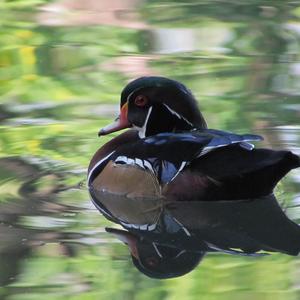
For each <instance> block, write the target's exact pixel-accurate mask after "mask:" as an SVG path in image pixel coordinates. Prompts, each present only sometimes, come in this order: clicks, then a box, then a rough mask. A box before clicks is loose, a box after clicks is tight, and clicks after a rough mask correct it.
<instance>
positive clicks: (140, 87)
mask: <svg viewBox="0 0 300 300" xmlns="http://www.w3.org/2000/svg"><path fill="white" fill-rule="evenodd" d="M142 88H143V87H139V88H137V89H135V90H133V91H132V92H131V93H130V94H129V95H128V97H127V99H126V100H127V101H129V99H130V97H131V96H132V95H133V94H134V93H135V92H136V91H138V90H140V89H142Z"/></svg>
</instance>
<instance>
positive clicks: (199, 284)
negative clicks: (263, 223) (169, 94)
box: [0, 0, 300, 300]
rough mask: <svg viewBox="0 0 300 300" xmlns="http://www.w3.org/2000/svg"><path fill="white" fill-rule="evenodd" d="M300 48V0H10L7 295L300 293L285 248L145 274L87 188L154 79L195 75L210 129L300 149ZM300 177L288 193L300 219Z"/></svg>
mask: <svg viewBox="0 0 300 300" xmlns="http://www.w3.org/2000/svg"><path fill="white" fill-rule="evenodd" d="M299 49H300V1H270V0H269V1H267V0H265V1H263V0H251V1H234V0H231V1H217V0H212V1H205V0H203V1H192V0H190V1H175V0H173V1H156V0H152V1H138V0H124V1H121V0H110V1H106V0H102V1H79V0H69V1H67V0H65V1H63V0H61V1H59V0H58V1H56V2H55V1H47V0H26V1H25V0H19V1H5V0H4V1H1V2H0V97H1V98H0V196H1V197H0V286H1V287H0V299H1V300H2V299H3V300H27V299H28V300H35V299H41V298H42V299H45V300H48V299H64V300H66V299H72V300H90V299H122V300H125V299H126V300H127V299H128V300H132V299H138V300H140V299H141V300H147V299H149V300H150V299H151V300H152V299H157V300H160V299H167V300H175V299H185V300H190V299H191V300H194V299H272V300H276V299H285V300H290V299H293V300H294V299H299V298H300V261H299V259H298V258H297V257H296V258H294V257H289V256H286V255H282V254H274V255H271V256H267V257H261V258H245V257H233V256H229V255H223V254H217V255H216V254H214V255H208V256H207V257H206V258H205V259H204V260H203V262H202V263H201V264H200V265H199V266H198V268H197V269H196V270H195V271H193V272H192V273H190V274H188V275H186V276H184V277H181V278H178V279H172V280H165V281H158V280H151V279H148V278H147V277H144V276H143V275H142V274H140V273H138V271H136V270H135V269H134V268H133V267H132V264H131V261H130V258H129V254H128V251H127V248H125V246H123V245H122V244H121V243H119V242H117V241H116V240H115V239H114V238H113V237H112V236H110V235H108V234H107V233H105V232H104V227H105V226H108V225H109V222H108V221H106V220H105V219H104V217H103V216H101V215H100V214H99V213H98V212H97V211H96V209H95V208H94V207H93V205H92V204H91V202H90V200H89V196H88V193H87V189H86V168H87V165H88V163H89V159H90V158H91V156H92V154H93V153H94V152H95V151H96V149H97V148H99V146H101V145H102V144H103V143H105V142H106V141H108V140H109V139H110V138H111V136H107V137H102V138H101V139H99V138H98V137H97V132H98V129H99V128H100V127H101V126H103V125H104V124H106V123H107V122H109V121H111V120H112V118H114V116H115V114H116V113H117V111H118V105H117V104H118V101H119V94H120V91H121V90H122V88H123V86H124V85H125V84H126V83H127V82H128V81H129V80H131V79H133V78H136V77H138V76H142V75H149V74H155V75H162V76H166V77H171V78H174V79H177V80H179V81H182V82H183V83H185V84H186V85H187V86H188V87H189V88H190V89H191V90H192V91H193V92H194V94H195V96H196V97H197V99H199V103H200V106H201V109H202V111H203V114H204V115H205V117H206V119H207V121H208V124H209V126H210V127H212V128H220V129H223V130H230V131H235V132H238V133H242V132H253V133H257V134H261V135H263V136H264V137H265V141H264V142H262V143H261V146H262V147H270V148H274V149H290V150H293V151H294V152H295V153H298V154H300V134H299V132H300V122H299V120H300V62H299V61H300V51H299ZM299 182H300V171H299V170H294V171H293V172H291V173H290V175H289V176H288V177H287V178H285V179H284V180H283V181H282V182H281V183H280V185H279V186H278V188H277V190H276V195H277V196H278V199H279V201H280V203H281V204H282V206H283V207H284V208H285V210H286V212H287V214H288V215H289V216H290V217H291V218H292V219H293V220H294V221H296V222H298V223H299V222H300V187H299ZM254 217H255V216H254Z"/></svg>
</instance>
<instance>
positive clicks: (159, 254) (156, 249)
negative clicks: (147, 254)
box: [152, 243, 163, 258]
mask: <svg viewBox="0 0 300 300" xmlns="http://www.w3.org/2000/svg"><path fill="white" fill-rule="evenodd" d="M152 246H153V247H154V249H155V251H156V253H157V254H158V256H159V257H160V258H162V257H163V256H162V254H161V253H160V252H159V250H158V248H157V246H156V244H155V243H152Z"/></svg>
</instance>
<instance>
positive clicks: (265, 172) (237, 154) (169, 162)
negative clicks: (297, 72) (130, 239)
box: [88, 77, 300, 232]
mask: <svg viewBox="0 0 300 300" xmlns="http://www.w3.org/2000/svg"><path fill="white" fill-rule="evenodd" d="M125 128H130V129H129V130H127V131H125V132H123V133H122V134H120V135H119V136H117V137H115V138H113V139H112V140H111V141H109V142H108V143H106V144H105V145H104V146H103V147H101V148H100V149H99V150H98V151H97V152H96V153H95V155H94V156H93V158H92V160H91V162H90V166H89V169H88V186H89V192H90V194H91V197H92V201H93V203H94V204H95V206H96V207H97V208H98V209H99V210H100V211H101V212H102V213H103V214H104V215H105V216H106V217H107V218H108V219H110V220H112V221H114V222H116V223H119V224H121V225H122V226H123V227H124V228H125V229H128V230H132V229H138V230H144V231H147V232H151V231H153V232H155V231H157V230H158V226H157V224H158V220H159V218H160V216H161V214H162V212H163V210H164V207H165V206H166V205H172V204H178V203H182V205H183V207H184V205H185V204H186V203H188V202H199V201H208V202H214V201H224V200H225V201H226V200H230V201H234V200H240V199H252V198H257V197H263V196H267V195H270V194H272V192H273V189H274V187H275V186H276V184H277V182H278V181H279V180H280V179H281V178H282V177H283V176H284V175H285V174H287V173H288V172H289V171H290V170H291V169H293V168H297V167H299V166H300V159H299V157H298V156H296V155H295V154H293V153H291V152H289V151H274V150H270V149H255V148H254V145H253V144H252V143H251V142H257V141H260V140H262V137H260V136H258V135H253V134H234V133H231V132H225V131H221V130H215V129H207V125H206V122H205V120H204V118H203V116H202V114H201V112H200V111H199V109H198V106H197V103H196V100H195V98H194V97H193V95H192V93H191V92H190V91H189V90H188V89H187V88H186V87H185V86H184V85H183V84H181V83H179V82H177V81H175V80H171V79H168V78H164V77H141V78H138V79H136V80H134V81H132V82H131V83H129V84H128V85H127V86H126V87H125V88H124V89H123V91H122V93H121V103H120V115H119V117H118V118H117V119H116V120H115V122H114V123H113V124H110V125H108V126H106V127H104V128H102V129H101V130H100V131H99V136H102V135H106V134H109V133H112V132H115V131H118V130H121V129H125ZM179 223H180V222H179ZM185 229H186V228H185V227H184V226H183V225H182V230H183V231H185Z"/></svg>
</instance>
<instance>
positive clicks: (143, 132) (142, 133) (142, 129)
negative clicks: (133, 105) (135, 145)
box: [134, 106, 152, 139]
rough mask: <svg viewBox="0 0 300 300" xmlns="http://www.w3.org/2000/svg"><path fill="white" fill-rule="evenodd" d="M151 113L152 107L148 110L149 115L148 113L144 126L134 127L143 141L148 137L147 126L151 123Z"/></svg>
mask: <svg viewBox="0 0 300 300" xmlns="http://www.w3.org/2000/svg"><path fill="white" fill-rule="evenodd" d="M151 112H152V106H150V107H149V109H148V113H147V116H146V119H145V122H144V125H143V126H142V127H137V126H134V127H135V128H136V129H137V130H138V132H139V137H140V138H141V139H143V138H144V137H145V136H146V129H147V124H148V121H149V117H150V115H151Z"/></svg>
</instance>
